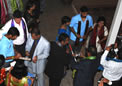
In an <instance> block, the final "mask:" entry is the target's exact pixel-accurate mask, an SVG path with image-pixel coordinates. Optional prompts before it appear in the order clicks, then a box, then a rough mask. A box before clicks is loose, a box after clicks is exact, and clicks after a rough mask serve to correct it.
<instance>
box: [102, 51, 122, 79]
mask: <svg viewBox="0 0 122 86" xmlns="http://www.w3.org/2000/svg"><path fill="white" fill-rule="evenodd" d="M108 53H109V51H107V50H105V52H104V53H103V55H102V57H101V62H100V63H101V65H103V67H104V70H103V77H105V78H106V79H108V80H110V81H118V80H120V78H121V77H122V62H117V61H113V60H109V61H107V60H106V57H107V55H108Z"/></svg>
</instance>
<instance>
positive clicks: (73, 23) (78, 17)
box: [69, 14, 93, 41]
mask: <svg viewBox="0 0 122 86" xmlns="http://www.w3.org/2000/svg"><path fill="white" fill-rule="evenodd" d="M87 20H88V21H89V26H88V27H93V20H92V17H91V16H90V15H87V16H86V20H85V21H83V20H82V19H81V15H80V14H77V15H76V16H74V17H72V20H71V22H70V25H69V26H70V27H73V28H74V31H75V32H76V33H77V29H78V22H79V21H81V31H80V35H81V36H84V33H85V28H86V21H87ZM70 39H71V40H73V41H75V40H76V36H75V35H74V34H73V33H72V32H71V34H70ZM82 40H83V39H82V38H81V39H80V41H82Z"/></svg>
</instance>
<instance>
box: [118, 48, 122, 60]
mask: <svg viewBox="0 0 122 86" xmlns="http://www.w3.org/2000/svg"><path fill="white" fill-rule="evenodd" d="M117 55H118V57H119V58H118V59H120V60H122V48H121V49H119V51H118V52H117Z"/></svg>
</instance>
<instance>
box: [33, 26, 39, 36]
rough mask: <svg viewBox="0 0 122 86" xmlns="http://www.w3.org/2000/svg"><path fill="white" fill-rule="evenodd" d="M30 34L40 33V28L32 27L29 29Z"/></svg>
mask: <svg viewBox="0 0 122 86" xmlns="http://www.w3.org/2000/svg"><path fill="white" fill-rule="evenodd" d="M31 34H35V35H40V34H41V33H40V30H39V29H38V28H37V27H34V28H33V29H32V30H31Z"/></svg>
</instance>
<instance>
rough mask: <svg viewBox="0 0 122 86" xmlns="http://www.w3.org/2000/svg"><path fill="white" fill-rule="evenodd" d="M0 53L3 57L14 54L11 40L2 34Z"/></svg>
mask: <svg viewBox="0 0 122 86" xmlns="http://www.w3.org/2000/svg"><path fill="white" fill-rule="evenodd" d="M0 54H2V55H3V56H4V57H5V58H7V57H10V56H14V48H13V41H12V40H9V39H8V38H7V37H6V36H4V35H3V37H2V39H1V40H0ZM10 61H12V59H11V60H6V61H5V62H10Z"/></svg>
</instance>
